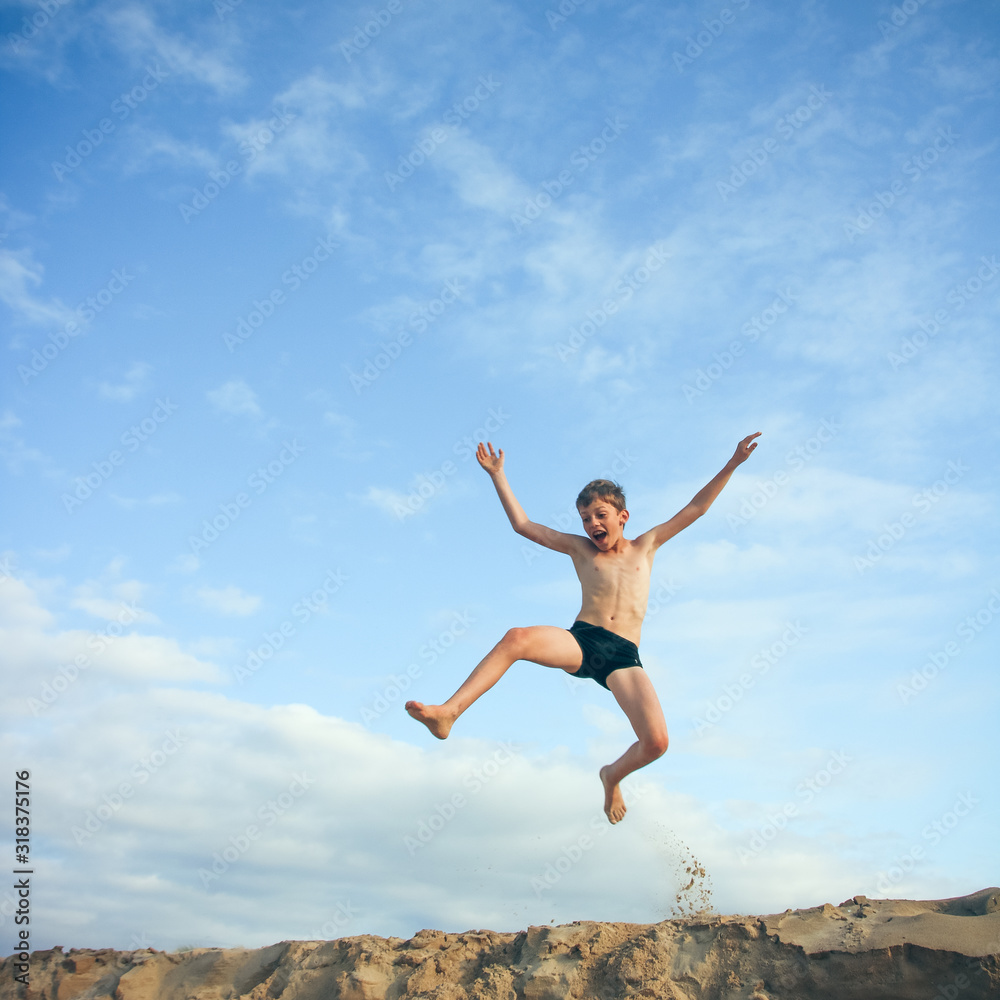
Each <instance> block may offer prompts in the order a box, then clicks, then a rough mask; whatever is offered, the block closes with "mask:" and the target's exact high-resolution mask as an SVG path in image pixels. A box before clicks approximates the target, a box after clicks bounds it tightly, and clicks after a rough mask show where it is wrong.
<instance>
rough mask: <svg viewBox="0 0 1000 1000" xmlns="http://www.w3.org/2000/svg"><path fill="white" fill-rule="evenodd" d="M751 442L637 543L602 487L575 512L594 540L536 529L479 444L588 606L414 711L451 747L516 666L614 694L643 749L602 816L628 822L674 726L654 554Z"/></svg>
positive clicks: (629, 755) (615, 493)
mask: <svg viewBox="0 0 1000 1000" xmlns="http://www.w3.org/2000/svg"><path fill="white" fill-rule="evenodd" d="M759 436H760V432H759V431H758V432H757V433H756V434H750V435H748V436H747V437H745V438H744V439H743V440H742V441H741V442H740V443H739V444H738V445H737V446H736V451H735V452H734V454H733V457H732V458H731V459H730V460H729V461H728V462H727V463H726V464H725V466H724V467H723V469H722V471H721V472H720V473H719V474H718V475H717V476H716V477H715V478H714V479H713V480H712V481H711V482H710V483H709V484H708V485H707V486H706V487H705V488H704V489H703V490H701V491H699V492H698V493H697V494H696V495H695V497H694V498H693V499H692V500H691V502H690V503H689V504H688V505H687V506H686V507H684V508H683V509H682V510H680V511H678V513H676V514H675V515H674V516H673V517H672V518H671V519H670V520H669V521H664V522H663V524H658V525H657V526H656V527H655V528H651V529H650V530H649V531H647V532H645V533H644V534H642V535H639V537H638V538H635V539H631V540H630V539H628V538H625V536H624V534H623V531H624V528H625V522H626V521H628V516H629V515H628V511H627V510H626V509H625V496H624V494H623V493H622V491H621V487H619V486H617V485H616V484H615V483H612V482H609V481H608V480H607V479H595V480H594V481H593V482H591V483H588V484H587V486H585V487H584V488H583V490H582V491H581V493H580V495H579V496H578V497H577V500H576V506H577V509H578V510H579V512H580V518H581V519H582V521H583V530H584V531H585V532H586V536H583V535H570V534H567V533H565V532H562V531H555V530H554V529H552V528H547V527H545V525H542V524H535V522H534V521H530V520H528V516H527V514H525V513H524V510H523V509H522V507H521V505H520V504H519V503H518V502H517V500H516V499H515V497H514V494H513V492H512V490H511V488H510V485H509V484H508V482H507V477H506V476H505V475H504V471H503V449H500V452H499V454H497V453H495V452H494V451H493V445H492V443H490V444H489V450H487V448H486V447H485V446H484V445H483V444H482V442H480V444H479V448H478V450H477V452H476V458H477V459H478V460H479V464H480V465H481V466H482V467H483V468H484V469H485V470H486V471H487V472H488V473H489V475H490V478H491V479H492V480H493V485H494V486H495V487H496V491H497V494H498V495H499V497H500V503H502V504H503V509H504V510H505V511H506V512H507V517H508V518H510V523H511V526H512V527H513V528H514V530H515V531H516V532H517V533H518V534H519V535H524V537H525V538H530V539H531V540H532V541H534V542H538V544H539V545H544V546H546V547H547V548H550V549H555V551H556V552H565V553H566V555H568V556H569V557H570V558H571V559H572V560H573V565H574V566H575V567H576V575H577V576H578V577H579V578H580V585H581V587H582V588H583V606H582V607H581V609H580V613H579V614H578V615H577V616H576V618H577V620H576V622H575V623H574V624H573V627H572V629H564V628H558V627H557V626H555V625H531V626H528V627H527V628H512V629H511V630H510V631H509V632H507V634H506V635H505V636H504V637H503V638H502V639H501V640H500V641H499V642H498V643H497V644H496V646H494V647H493V649H492V650H491V651H490V652H489V653H488V654H487V656H486V658H485V659H484V660H483V661H482V662H481V663H480V664H479V665H478V666H477V667H476V668H475V669H474V670H473V671H472V673H471V674H470V675H469V677H468V679H467V680H466V681H465V683H463V684H462V686H461V687H460V688H459V689H458V690H457V691H456V692H455V693H454V694H453V695H452V696H451V697H450V698H449V699H448V700H447V701H446V702H445V703H444V704H443V705H424V704H422V703H421V702H419V701H408V702H407V703H406V711H407V712H409V713H410V715H411V716H413V718H414V719H416V720H417V721H418V722H422V723H423V724H424V725H425V726H426V727H427V728H428V729H429V730H430V731H431V732H432V733H433V734H434V735H435V736H436V737H437V738H438V739H440V740H443V739H447V737H448V733H450V732H451V727H452V725H453V724H454V722H455V720H456V719H457V718H458V717H459V716H460V715H461V714H462V713H463V712H464V711H465V710H466V709H467V708H468V707H469V706H470V705H471V704H472V703H473V702H474V701H475V700H476V699H477V698H478V697H479V696H480V695H482V694H484V693H485V692H486V691H488V690H489V689H490V688H491V687H493V685H494V684H496V682H497V681H498V680H500V678H501V677H502V676H503V675H504V673H506V671H507V668H508V667H510V665H511V664H512V663H514V662H515V661H516V660H529V661H531V662H532V663H539V664H541V665H542V666H545V667H558V668H559V669H561V670H565V671H566V673H568V674H575V675H576V676H577V677H590V678H593V679H594V680H595V681H597V683H598V684H600V685H601V686H602V687H605V688H607V689H608V690H609V691H610V692H611V693H612V694H613V695H614V696H615V699H616V700H617V702H618V704H619V705H620V706H621V707H622V710H623V711H624V712H625V715H626V716H628V720H629V722H630V723H631V724H632V728H633V729H634V730H635V735H636V737H638V739H637V741H636V742H635V743H633V744H632V745H631V746H630V747H629V748H628V750H626V751H625V753H623V754H622V755H621V757H619V758H618V760H616V761H615V762H614V763H612V764H607V765H606V766H604V767H602V768H601V772H600V773H601V783H602V784H603V785H604V811H605V813H606V814H607V816H608V819H609V820H610V821H611V822H612V823H617V822H619V821H620V820H621V819H622V818H623V817H624V816H625V802H624V799H623V798H622V793H621V788H620V787H619V786H620V784H621V781H622V779H623V778H624V777H625V776H626V775H628V774H631V773H632V772H633V771H635V770H638V768H640V767H645V766H646V764H650V763H652V762H653V761H654V760H656V759H657V758H658V757H661V756H662V755H663V754H664V753H665V752H666V749H667V724H666V722H665V721H664V718H663V711H662V709H661V708H660V702H659V700H658V699H657V697H656V691H654V690H653V684H652V682H651V681H650V679H649V676H648V675H647V674H646V672H645V670H643V668H642V663H641V661H640V660H639V633H640V631H641V629H642V620H643V618H644V617H645V615H646V604H647V602H648V600H649V578H650V575H651V573H652V571H653V556H654V555H655V554H656V550H657V549H658V548H659V547H660V546H661V545H662V544H663V543H664V542H666V541H668V540H669V539H671V538H673V536H674V535H676V534H677V532H679V531H681V530H683V529H684V528H686V527H687V526H688V525H689V524H691V523H692V522H693V521H695V520H696V519H697V518H699V517H701V515H702V514H704V513H705V511H706V510H708V508H709V507H710V506H711V505H712V503H713V502H714V500H715V498H716V497H717V496H718V495H719V494H720V493H721V492H722V488H723V487H724V486H725V485H726V483H728V482H729V477H730V476H731V475H732V474H733V472H734V470H735V469H736V467H737V466H738V465H740V464H742V463H743V462H745V461H746V460H747V458H748V457H749V456H750V453H751V452H752V451H753V450H754V448H756V447H757V442H756V441H755V440H754V438H757V437H759Z"/></svg>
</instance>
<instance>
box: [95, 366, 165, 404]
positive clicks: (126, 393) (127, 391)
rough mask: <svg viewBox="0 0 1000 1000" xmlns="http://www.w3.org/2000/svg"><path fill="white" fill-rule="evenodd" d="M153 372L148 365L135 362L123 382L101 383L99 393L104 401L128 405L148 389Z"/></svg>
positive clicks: (98, 388)
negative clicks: (110, 400)
mask: <svg viewBox="0 0 1000 1000" xmlns="http://www.w3.org/2000/svg"><path fill="white" fill-rule="evenodd" d="M152 370H153V369H152V366H151V365H147V364H146V363H145V362H143V361H135V362H133V363H132V364H131V365H130V366H129V368H128V370H127V371H126V372H125V375H124V377H123V380H122V381H121V382H118V383H113V382H101V384H100V385H99V386H98V387H97V391H98V392H99V393H100V395H101V398H102V399H112V400H114V401H115V402H118V403H127V402H129V401H130V400H132V399H134V398H135V397H136V396H137V395H138V394H139V393H140V392H141V391H142V390H143V389H145V388H146V386H147V384H148V382H149V373H150V372H151V371H152Z"/></svg>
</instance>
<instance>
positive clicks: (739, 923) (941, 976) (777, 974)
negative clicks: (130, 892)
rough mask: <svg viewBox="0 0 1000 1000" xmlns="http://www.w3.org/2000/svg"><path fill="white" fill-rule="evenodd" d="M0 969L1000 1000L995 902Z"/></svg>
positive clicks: (103, 957) (185, 987)
mask: <svg viewBox="0 0 1000 1000" xmlns="http://www.w3.org/2000/svg"><path fill="white" fill-rule="evenodd" d="M14 974H15V969H14V964H13V960H11V959H7V960H5V961H4V962H3V963H2V964H0V1000H12V998H14V997H19V998H21V997H24V998H30V1000H35V998H46V1000H74V998H94V1000H97V998H114V1000H224V998H238V997H242V998H247V1000H264V998H271V997H281V998H282V1000H321V998H324V1000H326V998H330V1000H333V998H345V1000H374V998H379V1000H381V998H383V997H388V998H397V997H407V998H416V997H426V998H432V997H433V998H435V1000H465V998H483V1000H521V998H524V1000H549V998H551V1000H563V998H566V997H579V998H587V1000H589V998H608V1000H612V998H618V997H653V998H664V1000H668V998H685V1000H687V998H691V1000H694V998H698V1000H709V998H711V1000H715V998H726V1000H730V998H732V1000H735V998H748V1000H777V998H779V997H780V998H789V1000H792V998H794V1000H800V998H805V1000H813V998H815V1000H826V998H829V1000H855V998H858V1000H860V998H865V1000H867V998H874V997H879V998H886V1000H889V998H891V1000H910V998H913V1000H954V998H961V1000H973V998H985V997H992V998H1000V889H995V888H994V889H984V890H982V891H981V892H977V893H974V894H972V895H970V896H962V897H958V898H955V899H944V900H930V901H923V902H915V901H911V900H868V899H866V898H865V897H864V896H856V897H855V898H854V899H851V900H848V901H847V902H845V903H842V904H841V905H840V906H832V905H830V904H826V905H824V906H818V907H813V908H812V909H807V910H787V911H786V912H785V913H779V914H774V915H771V916H765V917H742V916H731V917H720V916H715V915H712V916H698V917H689V918H685V919H683V920H667V921H664V922H662V923H659V924H616V923H595V922H590V921H579V922H576V923H573V924H568V925H564V926H561V927H529V928H528V930H527V931H522V932H520V933H516V934H498V933H495V932H493V931H469V932H466V933H464V934H444V933H441V932H440V931H421V932H420V933H419V934H417V935H416V936H415V937H413V938H411V939H410V940H409V941H403V940H400V939H399V938H388V939H386V938H379V937H374V936H372V935H367V934H364V935H359V936H357V937H351V938H342V939H340V940H337V941H292V942H283V943H281V944H274V945H271V946H270V947H268V948H259V949H256V950H254V951H247V950H243V949H226V950H223V949H196V950H194V951H190V952H185V953H182V954H167V953H164V952H156V951H135V952H115V951H110V950H106V951H92V950H90V949H85V950H80V951H76V950H74V951H70V952H69V953H68V954H64V953H63V951H62V949H61V948H56V949H54V950H52V951H48V952H36V953H35V954H34V955H33V957H32V962H31V976H30V987H29V988H28V989H25V988H24V987H23V986H22V985H19V984H18V983H16V982H15V981H14V978H13V977H14Z"/></svg>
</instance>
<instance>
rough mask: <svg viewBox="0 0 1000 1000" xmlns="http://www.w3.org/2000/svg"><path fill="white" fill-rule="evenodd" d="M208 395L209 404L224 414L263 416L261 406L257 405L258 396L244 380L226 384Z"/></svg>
mask: <svg viewBox="0 0 1000 1000" xmlns="http://www.w3.org/2000/svg"><path fill="white" fill-rule="evenodd" d="M206 395H207V396H208V400H209V402H210V403H212V405H213V406H214V407H215V408H216V409H217V410H219V411H220V412H222V413H231V414H233V415H234V416H242V415H244V414H246V415H249V416H252V417H257V416H260V414H261V409H260V406H258V404H257V394H256V393H255V392H254V391H253V389H251V388H250V386H248V385H247V384H246V382H244V381H243V380H242V379H233V380H231V381H229V382H225V383H223V384H222V385H220V386H219V388H218V389H211V390H209V392H208V393H207V394H206Z"/></svg>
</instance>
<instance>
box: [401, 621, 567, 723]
mask: <svg viewBox="0 0 1000 1000" xmlns="http://www.w3.org/2000/svg"><path fill="white" fill-rule="evenodd" d="M516 660H530V661H531V662H532V663H540V664H541V665H542V666H543V667H559V668H560V669H562V670H565V671H567V672H568V673H573V672H575V671H576V670H579V669H580V666H581V664H582V663H583V650H581V649H580V644H579V643H578V642H577V641H576V639H574V638H573V636H572V634H571V633H570V632H569V631H568V630H567V629H564V628H558V627H557V626H555V625H531V626H529V627H527V628H512V629H511V630H510V631H509V632H507V634H506V635H505V636H504V637H503V638H502V639H501V640H500V641H499V642H498V643H497V644H496V645H495V646H494V647H493V649H492V650H490V652H489V653H487V654H486V656H485V657H484V658H483V660H482V661H481V662H480V663H479V664H478V665H477V666H476V668H475V669H474V670H473V671H472V673H471V674H469V676H468V678H467V679H466V681H465V683H463V684H462V686H461V687H460V688H459V689H458V690H457V691H456V692H455V693H454V694H453V695H452V696H451V697H450V698H449V699H448V700H447V701H446V702H445V703H444V704H443V705H424V704H422V703H421V702H419V701H408V702H407V703H406V711H407V712H409V713H410V715H412V716H413V718H414V719H416V720H417V721H418V722H422V723H423V724H424V725H425V726H426V727H427V728H428V729H429V730H430V731H431V732H432V733H433V734H434V735H435V736H436V737H437V738H438V739H439V740H443V739H446V738H447V736H448V733H449V732H450V731H451V727H452V725H453V724H454V722H455V720H456V719H457V718H458V717H459V716H460V715H461V714H462V713H463V712H464V711H465V710H466V709H467V708H468V707H469V706H470V705H471V704H472V703H473V702H474V701H475V700H476V699H477V698H478V697H479V696H480V695H482V694H485V693H486V692H487V691H489V689H490V688H491V687H493V685H494V684H496V682H497V681H498V680H500V678H501V677H503V675H504V674H505V673H506V672H507V668H508V667H510V665H511V664H512V663H514V662H515V661H516Z"/></svg>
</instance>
